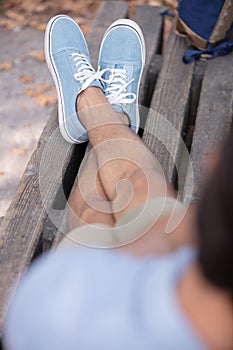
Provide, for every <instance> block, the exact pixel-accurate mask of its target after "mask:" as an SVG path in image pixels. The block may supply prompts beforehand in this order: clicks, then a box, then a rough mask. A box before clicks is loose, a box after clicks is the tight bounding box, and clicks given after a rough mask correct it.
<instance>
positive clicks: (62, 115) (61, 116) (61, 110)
mask: <svg viewBox="0 0 233 350" xmlns="http://www.w3.org/2000/svg"><path fill="white" fill-rule="evenodd" d="M63 17H65V18H68V19H69V20H70V21H72V22H74V23H75V24H76V25H77V23H76V22H75V21H74V20H73V19H72V18H70V17H69V16H66V15H57V16H55V17H53V18H51V20H50V21H49V22H48V24H47V26H46V30H45V38H44V52H45V59H46V63H47V66H48V68H49V70H50V72H51V74H52V77H53V80H54V83H55V87H56V91H57V98H58V122H59V128H60V131H61V134H62V136H63V138H64V139H65V140H66V141H67V142H69V143H79V142H78V141H77V140H76V139H74V138H72V137H71V136H70V135H69V134H68V132H67V128H66V120H65V111H64V100H63V95H62V93H61V82H60V79H59V75H58V72H57V70H56V65H55V63H54V61H53V57H52V55H51V34H52V30H53V25H54V23H55V22H56V21H57V20H58V19H59V18H63ZM83 38H84V36H83ZM84 40H85V38H84Z"/></svg>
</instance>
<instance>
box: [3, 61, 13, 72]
mask: <svg viewBox="0 0 233 350" xmlns="http://www.w3.org/2000/svg"><path fill="white" fill-rule="evenodd" d="M12 67H13V66H12V63H11V62H10V61H5V62H2V63H0V71H2V70H11V69H12Z"/></svg>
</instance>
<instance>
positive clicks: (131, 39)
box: [98, 19, 146, 133]
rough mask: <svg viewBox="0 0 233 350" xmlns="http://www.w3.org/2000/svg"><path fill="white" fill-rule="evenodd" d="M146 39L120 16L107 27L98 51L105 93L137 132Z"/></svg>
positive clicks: (131, 23)
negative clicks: (139, 92)
mask: <svg viewBox="0 0 233 350" xmlns="http://www.w3.org/2000/svg"><path fill="white" fill-rule="evenodd" d="M145 56H146V50H145V42H144V37H143V34H142V31H141V29H140V27H139V26H138V25H137V23H135V22H134V21H132V20H129V19H120V20H117V21H115V22H113V24H112V25H111V26H110V27H109V28H108V29H107V31H106V33H105V35H104V37H103V40H102V44H101V47H100V53H99V62H98V65H99V69H100V70H101V71H102V73H103V76H102V78H103V80H102V81H103V84H104V93H105V96H106V98H107V99H108V101H109V102H110V103H111V105H112V107H113V109H114V110H115V111H116V112H118V113H125V114H126V115H127V116H128V118H129V121H130V127H131V129H132V130H133V131H134V132H136V133H137V132H138V129H139V124H140V118H139V108H138V91H139V85H140V80H141V76H142V71H143V67H144V65H145Z"/></svg>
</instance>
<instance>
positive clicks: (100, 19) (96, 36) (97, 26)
mask: <svg viewBox="0 0 233 350" xmlns="http://www.w3.org/2000/svg"><path fill="white" fill-rule="evenodd" d="M127 15H128V4H127V3H126V2H121V1H103V3H102V4H101V7H100V9H99V11H98V14H97V16H96V18H95V19H94V22H93V27H92V31H91V32H90V35H89V36H88V38H87V42H88V46H89V51H90V56H91V59H92V64H93V65H94V66H95V67H97V61H98V56H99V48H100V44H101V41H102V38H103V35H104V33H105V31H106V29H107V28H108V27H109V25H110V24H111V23H112V22H113V21H115V20H117V19H119V18H124V17H127Z"/></svg>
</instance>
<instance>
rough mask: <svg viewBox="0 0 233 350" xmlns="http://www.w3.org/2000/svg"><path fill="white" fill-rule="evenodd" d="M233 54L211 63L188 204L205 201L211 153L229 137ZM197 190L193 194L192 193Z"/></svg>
mask: <svg viewBox="0 0 233 350" xmlns="http://www.w3.org/2000/svg"><path fill="white" fill-rule="evenodd" d="M232 65H233V54H232V53H231V54H229V55H228V56H224V57H218V58H215V59H214V60H211V61H208V63H207V67H206V71H205V75H204V80H203V83H202V89H201V95H200V101H199V106H198V111H197V117H196V124H195V129H194V136H193V142H192V148H191V161H192V168H193V171H194V179H192V176H191V171H192V169H191V165H190V166H189V169H188V172H187V178H186V183H185V188H184V194H183V198H184V201H185V202H187V201H190V200H192V201H193V202H194V201H197V200H199V199H200V197H201V192H202V187H203V182H204V175H205V172H204V169H205V167H206V163H207V156H208V153H209V152H210V151H212V150H214V149H215V147H217V146H218V145H219V144H220V143H221V141H222V140H223V139H224V138H225V137H226V135H227V134H228V132H229V130H230V127H231V124H232V116H233V70H232V69H231V68H230V67H232ZM192 187H193V190H192Z"/></svg>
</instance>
